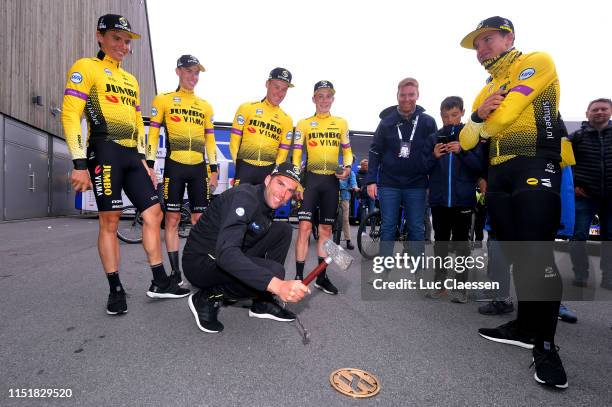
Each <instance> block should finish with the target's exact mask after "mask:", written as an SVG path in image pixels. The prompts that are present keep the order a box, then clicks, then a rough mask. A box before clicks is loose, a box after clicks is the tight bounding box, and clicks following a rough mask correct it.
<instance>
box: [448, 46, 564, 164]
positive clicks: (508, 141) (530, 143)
mask: <svg viewBox="0 0 612 407" xmlns="http://www.w3.org/2000/svg"><path fill="white" fill-rule="evenodd" d="M488 71H489V73H490V74H491V77H490V78H489V80H488V82H487V84H486V85H485V87H484V88H483V89H482V90H481V91H480V93H479V94H478V96H477V97H476V99H475V100H474V104H473V106H472V111H473V112H474V113H473V114H472V118H471V120H469V121H468V123H467V124H466V126H465V127H464V128H463V130H462V131H461V135H460V141H461V148H463V149H466V150H468V149H470V148H473V147H474V146H475V145H476V143H478V140H479V137H483V138H489V137H490V138H491V143H490V147H489V161H490V164H491V165H497V164H500V163H503V162H505V161H508V160H510V159H512V158H514V157H517V156H524V157H539V158H545V159H549V160H552V161H556V162H559V161H560V135H559V132H558V131H557V129H558V109H559V78H558V76H557V71H556V69H555V65H554V63H553V61H552V59H551V57H550V56H549V55H548V54H546V53H543V52H534V53H530V54H521V53H520V52H519V51H517V50H514V49H513V50H511V51H509V52H508V53H506V54H504V55H502V56H501V57H500V59H499V60H498V61H495V63H494V65H493V67H492V68H490V69H488ZM500 90H501V91H502V92H503V93H504V94H505V98H504V101H503V102H502V103H501V105H500V106H499V107H498V108H497V109H495V110H494V111H493V112H492V113H491V114H490V115H489V117H488V118H487V119H486V121H482V120H480V119H479V118H478V117H477V115H476V111H477V110H478V107H480V106H481V105H482V103H483V102H484V101H485V99H486V98H487V97H489V96H490V95H492V94H493V93H495V92H497V91H500Z"/></svg>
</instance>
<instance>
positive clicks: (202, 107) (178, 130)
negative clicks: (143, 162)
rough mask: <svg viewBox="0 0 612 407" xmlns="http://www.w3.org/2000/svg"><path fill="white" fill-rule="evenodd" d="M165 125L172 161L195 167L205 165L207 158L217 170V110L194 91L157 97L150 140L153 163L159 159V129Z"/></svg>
mask: <svg viewBox="0 0 612 407" xmlns="http://www.w3.org/2000/svg"><path fill="white" fill-rule="evenodd" d="M164 123H165V125H166V130H167V132H168V134H167V144H166V145H167V148H168V150H169V152H170V155H169V157H170V159H172V160H173V161H176V162H178V163H181V164H187V165H194V164H201V163H202V162H203V161H204V157H205V154H206V156H207V157H208V163H209V164H210V165H211V166H214V167H213V168H216V164H217V154H216V144H215V130H214V125H213V109H212V106H211V105H210V104H209V103H208V102H207V101H205V100H204V99H201V98H199V97H197V96H196V95H195V94H194V93H193V91H190V90H186V89H182V88H181V89H179V90H178V91H176V92H171V93H164V94H160V95H157V96H155V98H154V99H153V108H152V109H151V125H150V127H149V136H148V140H147V161H149V162H150V161H154V160H155V158H156V156H157V144H158V142H159V128H160V127H161V126H162V124H164ZM213 172H214V171H213Z"/></svg>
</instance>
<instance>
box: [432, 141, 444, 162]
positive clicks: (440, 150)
mask: <svg viewBox="0 0 612 407" xmlns="http://www.w3.org/2000/svg"><path fill="white" fill-rule="evenodd" d="M444 154H446V144H442V143H438V144H436V145H435V146H434V149H433V155H434V157H436V159H438V160H439V159H440V157H442V156H443V155H444Z"/></svg>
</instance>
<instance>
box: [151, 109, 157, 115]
mask: <svg viewBox="0 0 612 407" xmlns="http://www.w3.org/2000/svg"><path fill="white" fill-rule="evenodd" d="M151 116H157V108H156V107H153V108H151Z"/></svg>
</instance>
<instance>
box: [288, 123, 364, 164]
mask: <svg viewBox="0 0 612 407" xmlns="http://www.w3.org/2000/svg"><path fill="white" fill-rule="evenodd" d="M293 140H294V144H293V165H296V166H297V167H298V168H299V167H300V165H301V164H302V148H303V146H306V171H309V172H312V173H315V174H324V175H329V174H333V173H335V172H336V168H337V167H338V163H339V160H338V159H339V156H340V149H341V148H342V164H343V165H344V166H349V165H351V164H352V163H353V152H352V150H351V142H350V140H349V134H348V124H347V122H346V120H344V119H343V118H341V117H336V116H331V115H330V114H329V113H327V114H322V115H319V114H315V115H314V116H311V117H308V118H306V119H302V120H300V121H299V122H298V124H297V126H296V128H295V135H294V137H293Z"/></svg>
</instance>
